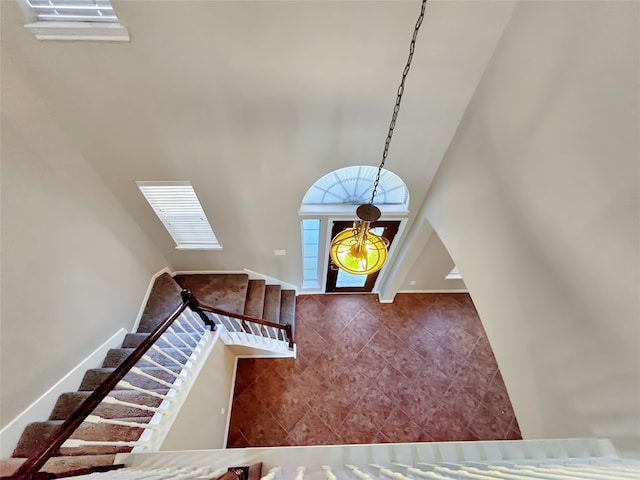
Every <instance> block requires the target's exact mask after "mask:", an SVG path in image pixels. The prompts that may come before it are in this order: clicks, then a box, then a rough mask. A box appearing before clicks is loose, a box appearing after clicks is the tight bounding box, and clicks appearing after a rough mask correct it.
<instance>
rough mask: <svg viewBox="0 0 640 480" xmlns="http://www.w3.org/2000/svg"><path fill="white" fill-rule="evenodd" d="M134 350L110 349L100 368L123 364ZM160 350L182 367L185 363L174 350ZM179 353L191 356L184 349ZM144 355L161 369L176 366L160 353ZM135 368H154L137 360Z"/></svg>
mask: <svg viewBox="0 0 640 480" xmlns="http://www.w3.org/2000/svg"><path fill="white" fill-rule="evenodd" d="M134 350H135V348H112V349H111V350H109V352H107V356H106V357H105V359H104V362H103V363H102V367H103V368H113V367H117V366H118V365H120V364H121V363H122V362H124V361H125V360H126V359H127V358H128V357H129V355H131V353H132V352H133V351H134ZM162 350H164V352H165V353H167V355H169V356H170V357H171V358H174V359H175V360H177V361H178V362H179V363H180V364H183V365H184V364H185V363H186V359H185V358H184V357H183V356H182V355H180V354H179V353H178V352H176V351H175V349H173V348H163V349H162ZM181 351H182V352H183V353H185V354H186V355H191V352H190V351H189V350H187V349H186V348H185V349H184V350H182V349H181ZM146 355H148V356H149V357H150V358H151V359H152V360H155V361H156V362H157V363H159V364H160V365H162V366H163V367H177V366H178V365H177V364H176V363H175V362H172V361H171V360H170V359H169V358H167V357H165V356H164V355H162V354H161V353H160V352H157V351H155V350H149V351H148V352H147V353H146ZM136 366H138V367H155V365H154V364H152V363H150V362H148V361H146V360H143V359H140V360H138V362H137V363H136Z"/></svg>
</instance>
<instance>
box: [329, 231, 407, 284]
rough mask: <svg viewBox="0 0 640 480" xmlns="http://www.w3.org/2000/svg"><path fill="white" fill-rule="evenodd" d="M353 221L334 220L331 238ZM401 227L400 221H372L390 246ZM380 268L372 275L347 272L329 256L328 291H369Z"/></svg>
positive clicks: (377, 232)
mask: <svg viewBox="0 0 640 480" xmlns="http://www.w3.org/2000/svg"><path fill="white" fill-rule="evenodd" d="M352 226H353V222H333V228H332V230H331V238H334V237H335V236H336V235H337V234H338V233H340V232H341V231H342V230H344V229H345V228H351V227H352ZM399 227H400V221H398V220H397V221H386V222H372V223H371V230H373V233H375V234H376V235H380V236H382V237H384V238H386V239H387V240H389V247H391V242H392V241H393V238H394V237H395V236H396V233H398V228H399ZM379 273H380V270H378V271H377V272H374V273H372V274H371V275H353V274H351V273H347V272H345V271H344V270H340V269H339V268H338V267H337V266H336V265H335V264H334V263H333V260H331V256H329V269H328V271H327V288H326V290H325V291H326V292H327V293H336V292H359V293H367V292H371V291H372V290H373V286H374V285H375V283H376V279H377V278H378V274H379Z"/></svg>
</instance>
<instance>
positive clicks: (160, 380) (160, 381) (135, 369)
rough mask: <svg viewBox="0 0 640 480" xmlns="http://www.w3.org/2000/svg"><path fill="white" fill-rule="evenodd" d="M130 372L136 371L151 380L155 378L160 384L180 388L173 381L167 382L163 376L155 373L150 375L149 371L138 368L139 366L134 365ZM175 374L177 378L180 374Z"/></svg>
mask: <svg viewBox="0 0 640 480" xmlns="http://www.w3.org/2000/svg"><path fill="white" fill-rule="evenodd" d="M130 372H132V373H135V374H136V375H140V376H141V377H145V378H148V379H149V380H153V381H154V382H157V383H159V384H160V385H164V386H165V387H169V388H173V389H175V390H179V389H180V387H179V386H176V385H174V384H173V383H169V382H165V381H164V380H162V379H161V378H158V377H156V376H154V375H150V374H148V373H147V372H145V371H143V370H142V369H140V368H138V367H132V368H131V370H130ZM174 376H175V377H176V378H177V377H178V375H177V374H175V373H174Z"/></svg>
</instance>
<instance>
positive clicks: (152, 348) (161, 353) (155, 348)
mask: <svg viewBox="0 0 640 480" xmlns="http://www.w3.org/2000/svg"><path fill="white" fill-rule="evenodd" d="M151 350H153V351H155V352H158V353H159V354H160V355H162V356H163V357H165V358H167V359H169V360H170V361H171V362H173V363H175V364H176V365H177V366H178V367H180V368H189V367H188V366H187V364H186V363H181V362H180V361H178V360H176V359H175V358H173V357H172V356H171V355H169V354H168V353H167V352H165V351H164V350H162V349H161V348H160V347H159V346H157V345H151ZM145 360H146V359H145Z"/></svg>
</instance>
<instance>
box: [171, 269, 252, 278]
mask: <svg viewBox="0 0 640 480" xmlns="http://www.w3.org/2000/svg"><path fill="white" fill-rule="evenodd" d="M234 273H235V274H246V273H247V272H245V271H244V270H176V271H175V272H173V273H172V274H171V276H172V277H175V276H176V275H224V274H234Z"/></svg>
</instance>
